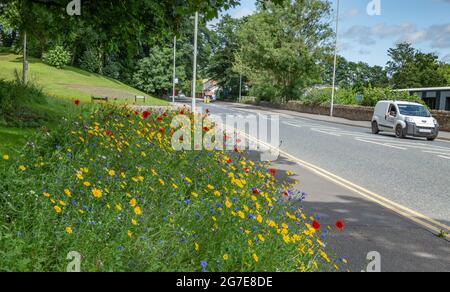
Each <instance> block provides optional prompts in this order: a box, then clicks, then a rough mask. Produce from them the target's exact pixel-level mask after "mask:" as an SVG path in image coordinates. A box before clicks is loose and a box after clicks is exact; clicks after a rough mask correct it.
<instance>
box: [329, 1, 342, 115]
mask: <svg viewBox="0 0 450 292" xmlns="http://www.w3.org/2000/svg"><path fill="white" fill-rule="evenodd" d="M339 4H340V3H339V0H337V10H336V38H335V42H334V65H333V89H332V92H331V109H330V116H331V117H332V116H333V111H334V95H335V92H336V68H337V51H338V33H339V6H340V5H339Z"/></svg>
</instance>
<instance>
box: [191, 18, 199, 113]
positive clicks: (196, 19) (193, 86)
mask: <svg viewBox="0 0 450 292" xmlns="http://www.w3.org/2000/svg"><path fill="white" fill-rule="evenodd" d="M197 34H198V12H196V13H195V31H194V66H193V67H194V68H193V74H192V112H193V113H194V114H195V89H196V87H197Z"/></svg>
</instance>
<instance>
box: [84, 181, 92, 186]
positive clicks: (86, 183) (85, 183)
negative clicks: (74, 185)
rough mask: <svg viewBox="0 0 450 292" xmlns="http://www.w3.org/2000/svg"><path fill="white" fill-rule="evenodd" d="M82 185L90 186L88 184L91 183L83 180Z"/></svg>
mask: <svg viewBox="0 0 450 292" xmlns="http://www.w3.org/2000/svg"><path fill="white" fill-rule="evenodd" d="M83 185H84V186H85V187H90V186H91V183H90V182H88V181H85V182H84V183H83Z"/></svg>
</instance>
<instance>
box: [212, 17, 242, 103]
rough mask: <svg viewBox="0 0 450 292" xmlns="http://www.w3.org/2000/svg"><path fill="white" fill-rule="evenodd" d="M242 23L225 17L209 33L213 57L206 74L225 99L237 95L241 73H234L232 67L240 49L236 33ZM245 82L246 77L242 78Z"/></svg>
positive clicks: (240, 20) (239, 20)
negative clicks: (220, 89) (213, 81)
mask: <svg viewBox="0 0 450 292" xmlns="http://www.w3.org/2000/svg"><path fill="white" fill-rule="evenodd" d="M243 22H245V19H235V18H232V17H231V16H230V15H225V16H224V17H223V18H222V19H221V21H220V22H219V23H218V24H217V25H215V26H214V28H213V29H212V31H211V34H212V36H213V37H212V42H213V43H212V52H213V56H212V57H211V60H210V63H209V65H208V67H207V74H208V77H209V78H211V79H213V80H215V81H217V82H218V84H219V85H220V86H221V88H222V89H223V91H224V95H226V96H225V97H230V96H231V97H234V98H235V97H237V96H238V94H239V86H240V83H241V82H240V81H241V80H240V79H241V73H243V72H236V70H234V68H233V66H234V63H235V62H236V60H235V56H236V53H237V52H238V50H239V47H240V44H239V40H238V36H237V32H238V30H239V28H240V26H241V24H242V23H243ZM245 81H246V77H245V76H243V82H245Z"/></svg>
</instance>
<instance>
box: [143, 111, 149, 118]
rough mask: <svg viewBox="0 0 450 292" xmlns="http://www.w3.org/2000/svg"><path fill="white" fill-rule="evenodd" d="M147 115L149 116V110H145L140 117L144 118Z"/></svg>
mask: <svg viewBox="0 0 450 292" xmlns="http://www.w3.org/2000/svg"><path fill="white" fill-rule="evenodd" d="M149 116H150V112H147V111H145V112H143V113H142V118H143V119H146V118H148V117H149Z"/></svg>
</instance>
